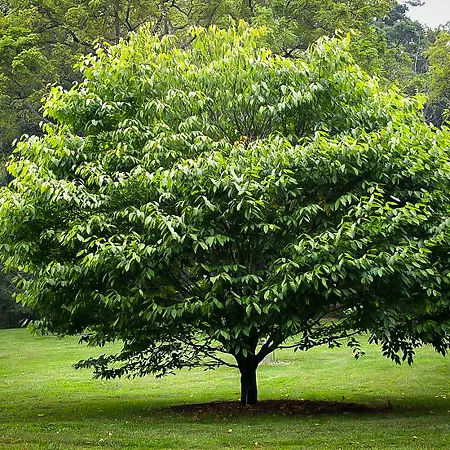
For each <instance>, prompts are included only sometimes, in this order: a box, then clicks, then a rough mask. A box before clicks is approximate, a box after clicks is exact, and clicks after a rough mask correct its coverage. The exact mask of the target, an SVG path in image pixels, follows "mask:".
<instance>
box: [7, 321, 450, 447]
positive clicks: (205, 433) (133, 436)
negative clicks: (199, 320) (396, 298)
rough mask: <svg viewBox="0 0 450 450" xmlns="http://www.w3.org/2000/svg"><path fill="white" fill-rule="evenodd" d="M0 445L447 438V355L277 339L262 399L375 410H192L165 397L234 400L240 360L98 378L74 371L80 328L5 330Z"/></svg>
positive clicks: (420, 441) (367, 443) (343, 443)
mask: <svg viewBox="0 0 450 450" xmlns="http://www.w3.org/2000/svg"><path fill="white" fill-rule="evenodd" d="M0 340H1V348H0V448H8V449H93V448H114V449H126V448H134V449H136V448H140V449H227V448H228V449H301V448H304V449H339V448H341V449H361V448H367V449H369V448H370V449H408V450H409V449H437V448H439V449H448V448H450V359H449V358H443V357H442V356H439V355H438V354H436V353H434V351H433V350H432V349H430V348H423V349H420V350H419V351H418V354H417V358H416V362H415V364H414V365H413V366H412V367H408V366H406V365H405V366H396V365H395V364H393V363H392V362H390V361H388V360H386V359H384V358H383V357H382V356H381V353H380V350H379V349H378V348H377V347H376V346H366V348H365V350H366V352H367V354H366V356H365V358H363V359H361V360H358V361H356V360H355V359H353V358H352V356H351V352H350V350H349V349H346V348H341V349H333V350H329V349H327V348H317V349H314V350H311V351H309V352H306V353H302V352H298V353H292V352H290V351H277V352H276V355H275V356H276V359H277V360H279V361H282V362H283V363H284V364H278V365H263V366H261V367H260V369H259V370H258V380H259V391H260V399H261V400H264V399H308V400H316V401H320V400H324V401H343V402H358V403H362V404H366V405H372V406H380V407H382V408H384V409H382V410H380V411H379V412H377V413H364V414H353V413H352V414H333V415H331V414H328V415H320V414H317V415H311V414H310V415H296V416H283V415H282V414H273V413H270V414H265V415H264V414H263V415H251V414H249V415H246V414H244V415H242V414H228V413H227V414H225V413H223V414H215V413H209V414H203V415H198V414H193V413H182V412H177V411H174V410H173V409H170V408H169V407H170V406H174V405H180V404H186V403H201V402H212V401H228V400H230V401H231V400H233V401H234V400H237V399H238V397H239V375H238V373H237V372H235V371H234V370H233V369H228V368H221V369H218V370H216V371H208V372H204V371H203V370H192V371H187V370H186V371H181V372H179V373H177V374H176V376H169V377H166V378H163V379H155V378H153V377H146V378H142V379H135V380H127V379H123V380H113V381H99V380H93V379H92V376H91V373H90V372H89V371H75V370H74V369H72V367H71V366H72V364H73V363H74V362H75V361H77V360H78V359H82V358H85V357H87V356H90V355H92V354H95V353H98V350H95V349H88V348H86V347H83V346H79V345H78V344H77V339H76V338H66V339H63V340H59V339H57V338H54V337H32V336H30V335H29V334H28V332H27V331H26V330H1V331H0Z"/></svg>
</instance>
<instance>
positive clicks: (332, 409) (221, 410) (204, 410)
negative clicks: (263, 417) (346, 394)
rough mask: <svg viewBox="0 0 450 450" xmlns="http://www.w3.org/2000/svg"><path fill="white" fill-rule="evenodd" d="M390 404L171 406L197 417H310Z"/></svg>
mask: <svg viewBox="0 0 450 450" xmlns="http://www.w3.org/2000/svg"><path fill="white" fill-rule="evenodd" d="M388 409H389V408H387V407H375V406H368V405H363V404H359V403H344V402H326V401H312V400H263V401H260V402H258V403H257V404H256V405H247V406H244V405H242V404H241V403H240V402H212V403H199V404H193V405H177V406H171V407H170V410H171V411H173V412H174V413H182V414H193V415H194V416H195V417H197V418H200V417H206V416H209V415H219V416H230V415H258V414H277V415H283V416H295V415H297V416H307V415H317V414H333V415H339V414H355V413H357V414H361V413H372V414H374V413H382V412H387V411H388Z"/></svg>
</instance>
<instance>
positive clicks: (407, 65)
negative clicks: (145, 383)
mask: <svg viewBox="0 0 450 450" xmlns="http://www.w3.org/2000/svg"><path fill="white" fill-rule="evenodd" d="M417 3H418V1H417V0H412V1H410V2H408V4H409V5H412V4H417ZM408 4H406V5H405V4H400V3H398V2H397V1H395V0H372V1H369V0H362V1H361V0H358V1H356V0H309V1H305V0H271V1H269V0H209V1H206V0H144V1H137V0H113V1H105V0H81V1H79V0H77V1H75V0H62V1H59V2H56V1H55V0H6V1H0V11H1V16H0V160H1V161H0V162H1V170H0V183H1V184H6V183H7V181H8V179H7V174H6V172H5V170H4V167H5V161H6V159H7V157H8V155H9V154H10V153H11V149H12V147H13V142H14V140H15V139H17V138H18V137H20V136H21V135H22V134H38V135H39V134H40V133H41V127H40V123H41V122H45V121H46V120H48V119H46V118H44V117H43V115H42V109H41V99H42V97H43V96H44V95H45V94H46V93H47V91H48V90H49V88H50V86H52V85H54V84H59V85H62V86H64V87H70V86H71V85H72V84H73V83H74V82H77V81H78V76H79V75H78V72H77V71H76V70H75V69H74V64H76V63H77V62H78V61H79V60H80V58H81V57H82V56H83V55H85V54H86V53H90V52H93V51H94V49H95V45H96V43H100V44H103V45H105V44H104V43H111V44H115V43H117V42H119V40H120V39H122V38H126V37H127V35H128V34H129V33H130V32H133V31H135V30H137V29H138V28H139V27H140V26H141V25H142V24H144V23H151V24H152V25H151V26H152V31H153V33H154V34H156V35H159V36H162V35H165V34H178V35H179V36H180V37H181V39H182V42H184V43H185V45H186V46H188V45H189V44H190V42H191V39H192V37H191V35H190V33H189V29H190V27H191V26H193V25H201V26H209V25H211V24H219V25H221V24H226V23H227V22H228V21H229V17H230V16H231V17H232V18H233V19H235V20H237V19H245V20H246V21H247V22H249V23H251V24H254V25H266V26H267V27H268V28H269V29H270V30H271V33H269V35H268V38H267V39H268V41H269V42H267V45H268V46H270V47H271V48H272V49H273V50H274V51H275V52H278V53H280V54H283V55H288V56H289V55H292V56H295V53H296V51H299V50H304V49H306V48H307V47H308V46H309V45H310V44H311V43H313V42H314V41H315V40H316V39H317V38H319V37H320V36H323V35H332V34H333V33H334V32H335V30H340V31H341V32H342V33H346V32H348V31H350V30H352V31H353V32H354V36H353V40H352V51H353V54H354V57H355V58H356V60H357V62H358V63H359V64H360V65H361V66H362V67H363V68H364V69H365V70H366V71H367V72H369V73H370V74H372V75H377V76H379V77H380V78H381V79H382V80H383V81H384V82H385V83H386V84H391V83H395V84H397V86H398V88H399V89H400V90H402V91H404V92H406V93H407V94H409V95H413V94H416V93H422V94H425V95H426V98H427V102H426V106H425V109H424V114H425V115H426V117H427V119H428V120H430V121H431V122H433V123H435V124H436V125H441V124H442V122H443V121H444V117H445V114H444V112H445V110H446V108H447V107H448V103H449V95H450V92H449V83H448V80H449V79H450V51H449V45H448V43H449V42H450V33H449V29H448V27H442V28H441V29H428V28H426V27H424V26H423V25H421V24H420V23H419V22H416V21H412V20H411V19H409V18H408V17H407V15H406V13H407V8H408ZM11 292H12V288H11V286H10V280H9V278H8V277H6V276H5V275H1V274H0V326H15V325H17V322H18V320H20V319H21V318H23V317H24V316H25V315H24V312H23V310H21V309H19V308H20V307H19V306H16V305H15V303H14V300H13V299H12V297H11Z"/></svg>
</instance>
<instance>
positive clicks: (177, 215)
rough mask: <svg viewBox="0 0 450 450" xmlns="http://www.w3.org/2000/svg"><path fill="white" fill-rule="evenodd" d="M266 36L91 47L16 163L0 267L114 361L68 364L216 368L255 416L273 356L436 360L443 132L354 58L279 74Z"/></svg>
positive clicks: (444, 238)
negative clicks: (427, 352)
mask: <svg viewBox="0 0 450 450" xmlns="http://www.w3.org/2000/svg"><path fill="white" fill-rule="evenodd" d="M264 32H265V31H264V29H254V28H250V27H249V26H248V25H246V24H245V23H243V22H241V23H240V24H239V25H238V26H231V27H230V28H229V29H226V30H224V29H218V28H215V27H212V28H210V29H201V28H198V29H194V30H193V32H192V33H193V38H194V40H193V43H192V45H191V46H190V47H189V48H187V49H181V48H178V47H177V41H176V39H175V38H174V37H171V36H165V37H163V38H158V37H155V36H152V35H151V33H149V32H148V30H146V29H142V30H141V31H139V32H138V33H137V34H134V35H132V36H131V38H130V39H129V41H127V42H125V41H124V42H121V43H120V44H119V45H116V46H107V47H105V48H98V49H97V51H96V52H95V54H93V55H91V56H88V57H87V58H86V59H85V60H84V61H83V62H82V63H81V64H80V65H79V70H80V71H81V79H83V81H82V82H81V83H79V84H78V85H76V86H74V87H73V88H72V89H70V90H68V91H67V90H64V89H63V88H54V89H53V90H52V92H51V94H50V96H49V97H48V98H47V100H46V103H45V115H46V116H47V118H48V119H49V121H52V122H53V123H46V124H44V125H43V132H44V134H43V136H42V137H30V138H24V139H22V141H21V142H19V144H18V145H17V149H16V151H15V154H14V156H13V158H12V159H11V161H10V164H9V172H10V174H11V176H13V177H14V179H13V181H12V182H11V183H10V184H9V187H8V188H3V190H2V191H1V195H0V198H1V200H0V244H1V252H0V255H1V257H2V259H3V263H4V264H5V266H6V268H7V269H9V270H16V271H19V273H23V274H26V276H24V277H23V278H21V279H19V280H18V283H17V284H18V289H19V291H20V293H19V294H18V296H19V297H18V299H19V300H20V301H21V302H22V303H23V304H24V305H25V306H27V307H29V308H31V309H33V311H35V314H37V319H36V320H35V321H34V324H33V326H34V328H35V329H37V330H41V331H45V332H51V333H56V334H57V335H60V336H64V335H81V341H83V342H86V343H88V344H89V345H92V346H103V345H105V344H106V343H108V342H112V341H120V342H122V343H123V348H122V350H121V351H120V352H118V353H116V354H104V355H102V356H100V357H97V358H91V359H88V360H85V361H80V362H79V363H78V364H77V366H78V367H90V368H93V370H94V374H95V376H97V377H102V378H106V379H108V378H114V377H120V376H124V375H128V376H143V375H146V374H156V375H157V376H161V375H165V374H167V373H170V372H173V371H175V370H176V369H181V368H183V367H189V368H191V367H197V366H205V367H211V368H213V367H216V366H219V365H222V364H224V365H228V366H232V367H236V368H237V369H238V370H239V371H240V375H241V400H242V402H243V403H245V404H252V403H255V402H256V401H257V384H256V370H257V367H258V364H259V363H260V362H261V361H262V360H263V358H264V357H265V356H266V355H267V354H269V353H270V352H272V351H273V350H274V349H276V348H280V347H291V348H293V349H295V350H307V349H309V348H311V347H314V346H317V345H323V344H325V345H330V346H334V345H340V343H341V342H342V341H343V342H347V343H348V345H349V346H350V347H352V348H353V350H354V352H355V354H356V356H359V354H360V349H359V342H358V336H361V335H362V336H368V337H369V339H370V341H371V342H379V343H381V347H382V351H383V353H384V354H385V355H386V356H387V357H389V358H392V359H393V360H395V361H396V362H401V360H402V359H403V360H405V359H406V360H408V362H409V363H411V362H412V360H413V356H414V349H415V348H416V347H417V346H419V345H421V344H423V343H427V344H431V345H433V346H434V347H435V349H436V350H437V351H439V352H441V353H443V354H445V353H446V351H447V349H448V347H449V344H450V339H449V337H450V334H449V331H450V322H449V317H450V297H449V296H450V294H449V293H450V286H449V285H450V280H449V276H448V272H449V265H450V264H449V258H450V253H449V249H450V245H449V244H450V219H449V217H450V215H449V213H450V194H449V186H450V161H449V154H448V150H447V149H448V148H449V146H450V138H449V133H448V130H447V129H443V130H437V129H435V128H433V127H431V126H428V125H427V124H426V123H425V122H424V120H423V118H422V117H421V115H420V113H419V112H418V111H419V110H420V108H421V104H420V99H409V98H404V97H402V96H401V95H400V94H398V93H397V92H396V91H386V92H384V91H382V90H380V88H379V86H378V83H377V81H376V80H375V79H373V78H371V77H369V76H368V75H367V74H366V73H365V72H364V71H362V70H361V69H360V68H359V67H358V66H357V65H356V64H355V63H354V62H353V60H352V58H351V56H350V55H349V53H348V52H347V50H346V49H347V46H348V44H349V42H348V38H345V39H342V40H338V39H331V40H328V39H321V40H319V41H318V42H317V43H316V44H315V45H314V46H312V47H310V48H309V49H308V50H307V51H305V52H304V53H302V54H301V55H298V57H297V58H284V57H281V56H279V55H275V54H272V53H271V52H270V51H269V50H267V49H266V48H264V45H263V42H264V39H265V36H264ZM361 333H362V334H361ZM262 340H264V343H262Z"/></svg>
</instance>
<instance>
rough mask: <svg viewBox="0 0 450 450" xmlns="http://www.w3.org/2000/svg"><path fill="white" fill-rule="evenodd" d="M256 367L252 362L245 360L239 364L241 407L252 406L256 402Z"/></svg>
mask: <svg viewBox="0 0 450 450" xmlns="http://www.w3.org/2000/svg"><path fill="white" fill-rule="evenodd" d="M252 359H253V358H252ZM257 367H258V366H257V364H255V362H254V361H252V360H250V361H248V360H246V361H244V362H243V363H242V364H239V371H240V372H241V403H242V404H243V405H254V404H255V403H256V402H257V401H258V387H257V384H256V368H257Z"/></svg>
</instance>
